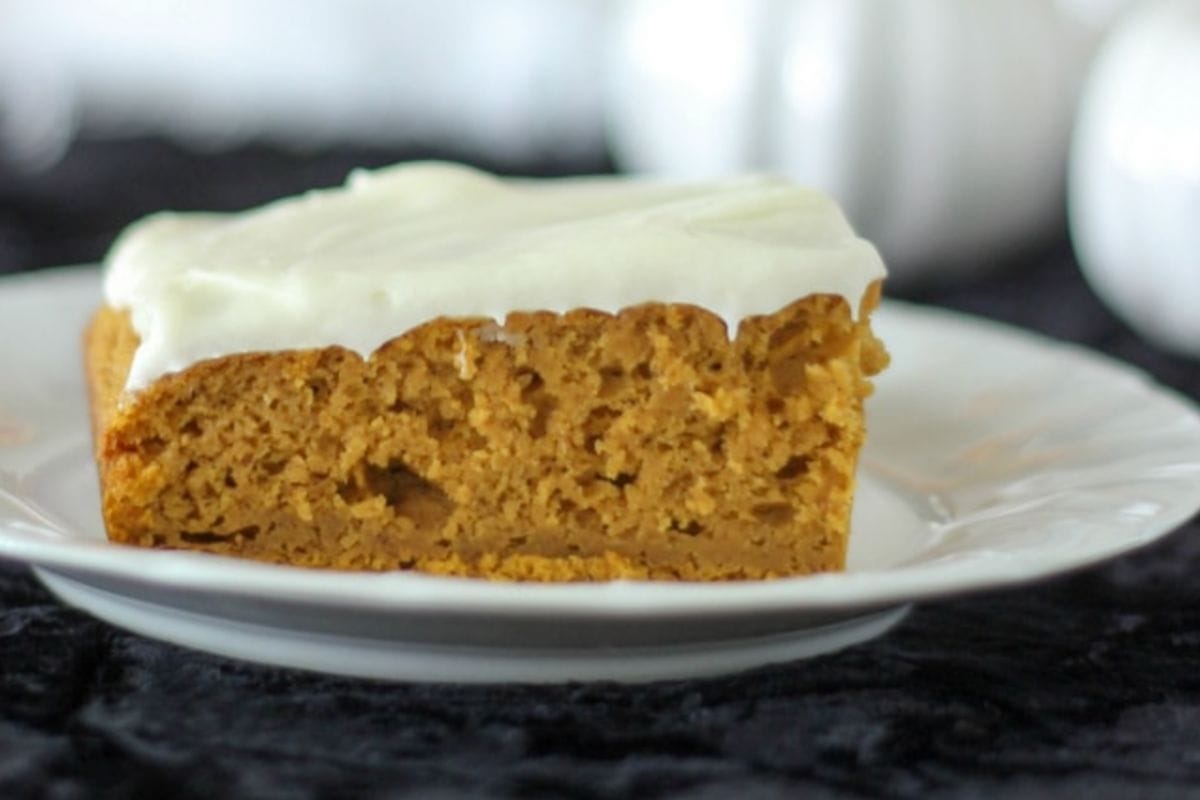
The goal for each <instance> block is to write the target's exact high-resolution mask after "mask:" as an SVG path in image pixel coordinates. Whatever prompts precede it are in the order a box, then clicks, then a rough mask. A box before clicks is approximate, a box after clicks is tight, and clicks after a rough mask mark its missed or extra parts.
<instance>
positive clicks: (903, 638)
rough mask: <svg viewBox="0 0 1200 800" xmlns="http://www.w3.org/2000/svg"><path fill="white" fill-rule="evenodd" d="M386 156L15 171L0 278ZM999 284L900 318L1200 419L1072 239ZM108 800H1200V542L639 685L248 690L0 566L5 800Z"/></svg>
mask: <svg viewBox="0 0 1200 800" xmlns="http://www.w3.org/2000/svg"><path fill="white" fill-rule="evenodd" d="M451 155H452V154H451ZM393 157H394V154H390V153H384V152H362V151H360V152H341V153H337V154H321V155H314V154H297V153H292V154H281V153H278V152H273V151H268V150H265V149H261V150H260V149H254V148H248V149H244V150H240V151H237V152H235V153H230V154H224V155H220V156H212V155H210V156H196V155H190V154H187V153H185V152H183V151H180V150H177V149H175V148H173V147H171V146H168V145H164V144H160V143H155V142H125V143H107V144H105V143H90V144H88V143H84V144H82V145H79V146H77V147H76V148H75V149H74V150H73V151H72V152H71V154H70V155H69V156H68V158H67V159H66V160H65V161H64V162H63V163H61V164H60V165H59V166H58V167H56V168H54V169H53V170H52V171H50V172H48V173H42V174H39V175H19V174H15V173H12V172H4V171H3V167H0V271H15V270H18V269H30V268H36V267H44V266H50V265H54V264H63V263H70V262H79V261H88V260H94V259H96V258H97V257H99V256H100V255H101V254H102V252H103V251H104V249H105V248H106V247H107V245H108V244H109V242H110V241H111V238H112V236H113V235H114V234H115V232H116V231H117V230H118V229H119V228H120V227H121V226H122V225H124V224H126V223H127V222H129V221H131V220H132V219H134V218H136V217H137V216H139V215H141V214H143V213H146V212H149V211H153V210H156V209H158V208H162V207H174V208H181V209H182V208H242V207H245V206H247V205H250V204H253V203H257V202H260V201H263V200H266V199H269V198H271V197H274V196H278V195H280V194H283V193H288V192H293V191H297V190H300V189H303V188H307V187H309V186H313V185H320V184H330V183H334V182H337V181H339V180H340V179H341V177H342V175H343V174H344V173H345V171H346V170H347V168H349V167H351V166H355V165H370V164H380V163H385V162H387V161H390V160H392V158H393ZM488 166H491V167H499V168H502V169H506V170H509V171H521V172H535V173H543V174H547V173H555V172H558V171H560V170H561V169H564V168H565V167H561V166H559V167H556V166H554V165H550V166H547V165H544V164H501V165H496V164H491V165H488ZM606 166H607V164H606V163H605V162H604V161H602V160H597V162H596V163H595V164H575V165H571V168H572V169H581V170H599V169H604V168H605V167H606ZM1002 266H1003V269H1002V270H999V271H995V272H993V273H991V274H990V275H989V276H984V277H981V278H979V279H976V280H974V281H973V282H971V283H966V284H960V285H958V286H955V287H952V288H942V289H927V290H924V291H920V292H907V293H906V294H907V296H908V297H910V298H912V299H917V300H920V301H923V302H928V303H934V304H939V305H946V306H950V307H953V308H959V309H963V310H966V311H970V312H972V313H977V314H981V315H985V316H989V317H994V318H997V319H1001V320H1005V321H1008V322H1013V323H1016V324H1020V325H1023V326H1026V327H1029V328H1032V329H1034V330H1039V331H1042V332H1045V333H1048V334H1050V335H1052V336H1056V337H1059V338H1063V339H1070V340H1073V341H1078V342H1082V343H1084V344H1086V345H1089V346H1091V347H1093V348H1095V349H1097V350H1100V351H1103V352H1105V353H1108V354H1110V355H1112V356H1115V357H1117V358H1120V359H1124V360H1126V361H1129V362H1132V363H1134V364H1137V365H1139V366H1141V367H1142V368H1144V369H1146V370H1148V371H1150V372H1151V373H1153V374H1154V375H1155V376H1156V377H1157V378H1158V379H1159V380H1160V381H1162V382H1164V383H1166V384H1169V385H1171V386H1174V387H1175V388H1177V389H1179V390H1181V391H1182V392H1183V393H1185V394H1187V395H1189V396H1191V397H1192V398H1200V363H1198V362H1196V361H1189V360H1186V359H1181V358H1176V357H1171V356H1169V355H1166V354H1164V353H1162V352H1160V351H1158V350H1156V349H1154V348H1152V347H1150V346H1148V345H1146V344H1145V343H1143V342H1142V341H1141V340H1139V339H1138V338H1137V337H1136V336H1135V335H1133V334H1132V333H1130V332H1129V331H1128V330H1127V329H1126V328H1125V327H1124V326H1122V325H1121V324H1119V323H1118V322H1117V321H1116V320H1114V319H1113V317H1112V316H1111V315H1110V314H1109V313H1108V312H1106V311H1105V310H1104V308H1103V307H1102V306H1101V305H1100V304H1099V303H1098V302H1097V301H1096V300H1095V299H1094V297H1093V296H1092V295H1091V293H1090V292H1089V291H1088V289H1087V288H1086V286H1085V284H1084V283H1083V281H1082V280H1081V278H1080V276H1079V274H1078V270H1077V267H1076V266H1075V263H1074V261H1073V260H1072V256H1071V254H1070V250H1069V248H1068V247H1067V245H1066V243H1065V236H1064V237H1062V238H1061V239H1060V240H1056V241H1050V242H1047V243H1045V244H1044V245H1043V246H1041V247H1036V248H1032V249H1030V250H1029V251H1028V252H1026V253H1024V254H1022V255H1020V256H1019V257H1012V260H1011V263H1009V264H1007V265H1002ZM9 346H12V345H11V343H8V342H5V343H0V358H2V356H3V348H7V347H9ZM91 796H104V797H147V798H157V797H178V798H216V797H247V798H332V797H371V798H406V797H413V798H440V797H510V796H513V797H535V798H542V797H584V798H616V797H636V798H656V797H686V798H725V797H735V798H738V799H739V800H755V799H756V798H774V797H800V796H804V797H817V798H822V797H859V796H862V797H879V796H888V797H902V798H950V797H955V798H959V797H962V798H971V797H997V798H1039V797H1047V798H1050V797H1053V798H1059V797H1064V798H1072V797H1087V798H1091V799H1092V800H1099V799H1101V798H1160V797H1161V798H1200V524H1197V522H1196V521H1193V522H1192V523H1191V524H1190V525H1189V526H1187V527H1185V528H1184V529H1182V530H1180V531H1179V532H1177V533H1175V534H1174V535H1172V536H1170V537H1168V538H1167V539H1166V540H1164V541H1162V542H1161V543H1159V544H1157V545H1155V546H1154V547H1152V548H1150V549H1148V550H1145V551H1143V552H1141V553H1138V554H1135V555H1133V556H1129V557H1126V558H1123V559H1120V560H1118V561H1115V562H1112V563H1110V564H1107V565H1105V566H1101V567H1098V568H1095V569H1092V570H1088V571H1086V572H1082V573H1079V574H1076V575H1072V576H1068V577H1064V578H1061V579H1059V580H1056V581H1053V582H1049V583H1045V584H1042V585H1039V586H1036V587H1033V588H1028V589H1020V590H1016V591H1011V592H1005V593H999V594H991V595H982V596H976V597H969V598H964V599H958V600H951V601H946V602H940V603H930V604H927V605H925V606H922V607H919V608H917V609H916V610H915V611H914V613H913V614H912V615H911V616H910V617H909V618H908V620H907V621H906V622H904V623H903V624H902V625H901V626H900V627H899V628H897V629H896V630H894V631H893V632H892V633H891V634H889V635H887V636H886V637H884V638H882V639H879V640H877V641H874V642H871V643H869V644H866V645H862V646H859V647H856V648H853V649H851V650H848V651H845V652H843V653H840V654H836V655H831V656H826V657H822V658H817V659H813V660H810V661H804V662H799V663H795V664H789V665H784V666H777V667H771V668H766V669H761V670H757V671H754V672H750V673H745V674H741V675H736V676H732V677H727V678H720V679H715V680H703V681H685V682H670V683H662V684H656V685H651V686H641V687H623V686H617V685H611V684H584V685H572V686H560V687H469V688H463V687H454V686H417V685H403V684H399V685H396V684H382V683H372V682H367V681H357V680H350V679H343V678H331V677H323V676H317V675H310V674H305V673H301V672H294V671H289V670H284V669H272V668H267V667H258V666H251V665H247V664H243V663H239V662H236V661H231V660H228V659H223V658H217V657H214V656H207V655H202V654H197V653H192V652H188V651H184V650H182V649H180V648H177V647H173V646H170V645H165V644H159V643H156V642H153V641H149V640H146V639H143V638H141V637H138V636H134V635H131V634H127V633H124V632H122V631H119V630H116V629H114V628H111V627H109V626H108V625H106V624H104V623H100V622H96V621H93V620H91V619H90V618H88V617H86V616H84V615H83V614H80V613H77V612H75V611H71V610H68V609H65V608H63V607H62V606H60V605H59V604H58V603H57V602H55V601H54V600H53V599H52V598H51V597H50V596H49V595H48V594H47V593H46V592H45V591H44V590H43V589H41V587H40V586H39V585H38V584H37V583H36V582H35V581H34V580H33V579H32V578H31V577H30V576H29V573H28V571H27V570H26V569H25V568H24V567H22V566H20V565H17V564H12V563H7V562H3V561H0V798H3V799H4V800H8V799H9V798H12V799H13V800H16V799H18V798H41V797H46V798H63V799H64V800H66V799H67V798H75V797H91Z"/></svg>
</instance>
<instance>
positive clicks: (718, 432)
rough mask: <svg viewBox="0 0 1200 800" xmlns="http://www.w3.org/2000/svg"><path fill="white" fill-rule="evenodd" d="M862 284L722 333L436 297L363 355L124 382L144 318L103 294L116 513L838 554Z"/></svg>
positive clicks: (270, 357) (204, 527)
mask: <svg viewBox="0 0 1200 800" xmlns="http://www.w3.org/2000/svg"><path fill="white" fill-rule="evenodd" d="M878 298H879V285H878V283H875V284H873V285H872V286H871V288H870V290H869V291H868V293H867V295H866V296H865V297H864V298H863V300H862V307H861V309H860V313H858V314H852V313H851V309H850V308H849V307H848V306H847V303H846V301H845V300H844V299H843V298H842V297H839V296H834V295H826V294H818V295H813V296H810V297H807V298H803V299H800V300H797V301H796V302H793V303H791V304H790V305H788V306H786V307H785V308H783V309H782V310H780V311H778V312H776V313H773V314H769V315H762V316H752V317H749V318H747V319H745V320H743V321H742V322H741V324H740V326H739V329H738V330H737V331H736V335H735V336H733V337H732V338H731V337H730V336H729V335H728V334H727V331H726V328H725V323H724V322H723V321H722V319H721V318H720V317H718V316H717V315H715V314H713V313H710V312H708V311H706V310H703V309H701V308H698V307H696V306H691V305H682V304H674V305H673V304H660V303H650V304H643V305H638V306H634V307H631V308H627V309H625V310H623V311H621V312H620V313H618V314H615V315H612V314H607V313H601V312H599V311H590V310H577V311H572V312H568V313H565V314H555V313H550V312H545V313H513V314H510V315H509V316H508V318H507V319H506V320H505V321H504V323H503V325H500V324H498V323H495V322H493V321H491V320H488V319H481V318H463V319H439V320H435V321H432V322H429V323H427V324H424V325H422V326H419V327H417V328H415V329H413V330H410V331H408V332H407V333H404V334H403V335H401V336H398V337H397V338H394V339H391V340H390V341H388V342H387V343H386V344H385V345H383V346H382V347H380V348H379V349H378V350H376V351H375V352H374V353H373V354H372V355H371V356H370V357H369V358H367V359H364V358H362V357H361V356H360V355H358V354H357V353H355V352H354V351H351V350H347V349H344V348H341V347H328V348H321V349H305V350H285V351H279V352H269V353H246V354H234V355H227V356H222V357H218V358H213V359H209V360H204V361H200V362H198V363H195V364H193V365H191V366H189V367H188V368H186V369H184V370H182V371H179V372H175V373H171V374H167V375H164V376H162V377H160V378H158V379H157V380H155V381H154V382H152V383H150V384H149V385H148V386H146V387H144V388H141V389H138V390H137V391H135V392H125V391H124V388H125V385H126V377H127V376H128V374H129V370H130V364H131V362H132V359H133V357H134V353H135V351H136V349H137V347H138V344H139V341H138V336H137V334H136V333H135V332H134V330H133V328H132V327H131V325H130V318H129V315H128V314H127V313H126V312H124V311H117V310H114V309H112V308H109V307H105V308H102V309H101V310H100V312H99V313H98V314H97V316H96V317H95V319H94V321H93V323H92V325H91V327H90V329H89V331H88V333H87V337H86V355H87V369H88V379H89V384H90V387H91V392H92V409H93V422H94V428H95V432H96V451H97V459H98V463H99V465H100V472H101V483H102V492H103V511H104V519H105V522H106V524H107V527H108V533H109V536H110V538H111V539H113V540H114V541H117V542H123V543H127V544H134V545H142V546H151V547H171V548H188V549H195V550H205V551H210V552H215V553H225V554H232V555H238V556H244V557H248V558H253V559H260V560H264V561H274V562H281V563H288V564H297V565H304V566H313V567H335V568H345V569H369V570H386V569H417V570H422V571H426V572H432V573H443V574H454V575H466V576H480V577H487V578H497V579H518V580H603V579H614V578H653V579H683V580H729V579H751V578H766V577H774V576H784V575H798V574H805V573H811V572H816V571H824V570H835V569H839V568H842V567H843V565H844V561H845V553H846V545H847V537H848V528H849V518H850V508H851V502H852V497H853V488H854V470H855V464H856V460H857V454H858V451H859V448H860V446H861V444H862V441H863V436H864V431H863V413H862V412H863V400H864V398H865V397H866V396H867V395H868V394H869V393H870V390H871V386H870V382H869V376H871V375H872V374H874V373H876V372H878V371H879V370H880V369H881V368H882V367H883V366H884V365H885V363H886V360H887V356H886V354H885V352H884V350H883V348H882V346H881V345H880V343H879V342H878V341H877V340H876V339H875V337H874V336H873V335H872V333H871V330H870V327H869V322H868V320H869V312H870V310H871V309H873V308H874V307H875V305H876V304H877V302H878Z"/></svg>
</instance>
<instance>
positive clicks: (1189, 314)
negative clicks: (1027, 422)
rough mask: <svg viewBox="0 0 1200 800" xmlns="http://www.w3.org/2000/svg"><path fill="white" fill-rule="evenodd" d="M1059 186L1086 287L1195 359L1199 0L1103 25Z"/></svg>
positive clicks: (1165, 4) (1199, 340)
mask: <svg viewBox="0 0 1200 800" xmlns="http://www.w3.org/2000/svg"><path fill="white" fill-rule="evenodd" d="M1069 190H1070V191H1069V197H1068V199H1069V210H1070V220H1071V238H1072V240H1073V242H1074V244H1075V249H1076V251H1077V252H1078V254H1079V263H1080V266H1081V267H1082V268H1083V271H1084V274H1085V275H1086V276H1087V278H1088V281H1089V283H1091V285H1092V287H1093V288H1094V289H1095V290H1096V292H1097V293H1098V294H1099V295H1100V296H1101V297H1103V298H1104V300H1105V301H1106V302H1107V303H1108V304H1109V305H1110V306H1112V308H1113V310H1114V311H1116V312H1117V313H1118V314H1120V315H1121V316H1122V317H1123V318H1124V319H1125V320H1126V321H1127V322H1128V323H1129V324H1130V325H1132V326H1133V327H1134V328H1136V329H1137V330H1138V331H1140V332H1141V333H1142V334H1143V335H1145V336H1146V337H1147V338H1149V339H1152V340H1154V341H1155V342H1157V343H1159V344H1160V345H1162V346H1164V347H1169V348H1171V349H1173V350H1176V351H1178V352H1181V353H1185V354H1189V355H1191V356H1193V357H1196V358H1200V313H1197V303H1198V302H1200V2H1196V0H1156V2H1151V3H1145V4H1142V5H1141V6H1138V7H1136V8H1134V9H1132V10H1131V11H1130V12H1129V13H1128V15H1126V16H1125V17H1124V18H1122V20H1121V22H1120V24H1119V25H1118V26H1117V27H1116V28H1115V30H1114V31H1113V34H1112V37H1111V38H1110V39H1109V40H1108V41H1107V42H1106V43H1105V45H1104V47H1103V48H1102V49H1101V51H1100V54H1099V55H1098V56H1097V59H1096V64H1095V66H1094V68H1093V70H1092V72H1091V74H1090V76H1089V77H1088V81H1087V86H1086V88H1085V90H1084V94H1083V99H1082V102H1081V104H1080V108H1079V119H1078V123H1077V125H1076V129H1075V136H1074V141H1073V142H1072V148H1071V173H1070V183H1069Z"/></svg>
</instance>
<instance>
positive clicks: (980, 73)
mask: <svg viewBox="0 0 1200 800" xmlns="http://www.w3.org/2000/svg"><path fill="white" fill-rule="evenodd" d="M616 22H617V24H616V25H615V26H614V41H613V43H612V47H611V49H610V53H609V63H608V67H609V69H608V86H607V92H606V112H607V113H608V114H609V118H608V128H609V132H610V136H611V140H612V143H613V146H614V149H615V153H616V155H617V157H618V159H619V161H620V162H621V164H622V165H623V166H625V167H628V168H631V169H633V170H637V171H648V172H654V173H664V174H669V175H674V176H683V177H702V176H710V175H714V174H721V173H730V172H743V171H747V170H766V171H773V172H782V173H784V174H787V175H789V176H791V177H793V178H795V179H796V180H798V181H801V182H804V183H808V184H811V185H814V186H817V187H819V188H821V189H824V190H825V191H828V192H829V193H831V194H832V195H833V196H834V197H835V198H836V199H837V200H838V201H839V202H840V203H841V204H842V205H843V207H844V208H845V209H846V212H847V215H848V216H849V218H850V219H851V221H852V222H853V223H854V225H855V226H856V227H857V229H858V230H859V231H860V232H862V233H863V234H864V235H865V236H867V237H868V238H870V239H872V240H873V241H874V242H875V243H876V244H877V245H878V246H879V247H880V249H881V251H882V252H883V254H884V256H885V257H886V258H887V259H888V262H889V266H890V267H891V268H892V275H893V277H895V278H898V279H900V280H906V279H921V278H926V277H930V276H931V275H933V274H934V270H940V271H942V272H945V271H955V270H970V269H972V268H974V267H976V266H978V265H979V264H980V263H983V262H985V261H988V260H995V259H996V257H997V256H1000V255H1003V252H1004V251H1005V250H1007V249H1009V248H1012V247H1018V246H1020V245H1021V244H1024V243H1027V241H1028V240H1029V239H1030V238H1031V237H1034V236H1036V235H1038V234H1039V233H1043V232H1045V231H1047V230H1050V229H1052V228H1053V226H1054V225H1055V224H1057V223H1061V221H1062V216H1063V212H1062V202H1063V184H1064V177H1065V164H1066V156H1067V147H1068V141H1069V135H1070V122H1071V118H1072V114H1073V111H1074V100H1075V91H1076V86H1077V80H1078V75H1079V73H1080V72H1081V66H1080V64H1079V60H1080V59H1082V58H1085V57H1086V53H1085V52H1084V48H1082V47H1078V46H1076V41H1077V39H1078V37H1079V33H1078V30H1077V29H1078V27H1079V26H1078V24H1074V25H1072V24H1071V23H1070V21H1069V20H1068V19H1067V17H1065V15H1063V14H1062V13H1061V10H1060V9H1059V8H1058V5H1057V3H1056V2H1054V0H972V2H963V0H891V1H890V2H877V0H795V2H788V3H779V2H772V1H771V0H630V1H629V2H627V3H626V4H625V5H624V6H623V8H622V13H621V14H620V15H619V17H618V19H617V21H616Z"/></svg>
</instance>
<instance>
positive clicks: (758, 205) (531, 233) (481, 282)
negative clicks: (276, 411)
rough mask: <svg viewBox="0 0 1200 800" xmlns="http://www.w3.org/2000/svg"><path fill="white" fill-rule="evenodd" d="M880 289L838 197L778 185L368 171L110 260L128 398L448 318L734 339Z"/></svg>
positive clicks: (212, 219)
mask: <svg viewBox="0 0 1200 800" xmlns="http://www.w3.org/2000/svg"><path fill="white" fill-rule="evenodd" d="M884 274H885V270H884V267H883V263H882V261H881V260H880V258H879V255H878V254H877V253H876V251H875V249H874V248H873V247H872V246H871V245H870V244H869V243H867V242H866V241H864V240H862V239H859V238H858V237H856V236H855V235H854V232H853V231H852V230H851V228H850V226H849V225H848V224H847V222H846V220H845V217H844V216H843V215H842V213H841V211H840V210H839V209H838V207H837V205H836V204H835V203H834V202H833V201H832V200H830V199H829V198H828V197H826V196H825V195H823V194H821V193H819V192H816V191H813V190H811V189H804V188H800V187H797V186H794V185H792V184H790V183H788V182H786V181H784V180H781V179H778V178H770V177H750V178H741V179H735V180H728V181H723V182H715V183H707V184H688V185H684V184H669V183H660V182H654V181H648V180H631V179H628V178H614V177H589V178H571V179H558V180H540V181H537V180H529V179H502V178H497V177H494V176H492V175H489V174H487V173H483V172H480V171H477V170H474V169H470V168H467V167H462V166H457V165H452V164H444V163H415V164H405V165H399V166H395V167H390V168H387V169H382V170H377V171H373V172H365V171H358V172H354V173H352V174H351V175H350V177H349V179H348V180H347V181H346V184H345V185H344V186H342V187H338V188H335V189H327V190H320V191H312V192H309V193H307V194H304V195H301V196H298V197H293V198H286V199H283V200H279V201H277V202H274V203H271V204H269V205H266V206H263V207H261V208H257V209H254V210H251V211H247V212H243V213H240V214H202V213H186V214H181V213H169V212H168V213H161V214H156V215H154V216H151V217H148V218H147V219H145V220H142V221H141V222H139V223H136V224H135V225H133V226H131V227H130V228H129V229H128V230H127V231H126V232H125V233H124V234H122V236H121V237H120V238H119V239H118V241H117V243H116V244H115V245H114V246H113V249H112V250H111V252H110V253H109V256H108V258H107V260H106V274H105V283H104V291H105V299H106V301H107V302H108V304H109V305H110V306H112V307H114V308H121V309H128V310H129V312H130V316H131V321H132V325H133V328H134V330H135V331H136V332H137V334H138V336H139V337H140V339H141V344H140V346H139V347H138V349H137V352H136V354H135V356H134V360H133V365H132V368H131V370H130V373H129V377H128V380H127V384H126V389H127V390H136V389H139V388H142V387H144V386H146V385H147V384H149V383H151V382H152V381H154V380H155V379H157V378H158V377H160V376H162V375H164V374H167V373H170V372H175V371H179V370H182V369H185V368H187V367H188V366H190V365H192V364H194V363H196V362H198V361H201V360H203V359H208V358H216V357H219V356H226V355H231V354H234V353H245V352H255V351H278V350H290V349H299V348H317V347H327V346H331V345H340V346H342V347H346V348H348V349H351V350H354V351H357V352H358V353H360V354H361V355H363V356H367V355H369V354H370V353H371V352H373V351H374V350H375V349H376V348H378V347H379V346H380V345H381V344H383V343H384V342H386V341H387V340H389V339H391V338H394V337H396V336H398V335H400V334H402V333H404V332H405V331H407V330H409V329H411V328H413V327H415V326H417V325H420V324H422V323H424V322H428V321H429V320H432V319H435V318H437V317H476V316H478V317H490V318H492V319H494V320H496V321H498V322H500V323H503V321H504V317H505V315H506V314H508V313H509V312H511V311H532V310H545V311H554V312H560V313H561V312H566V311H569V310H571V309H575V308H593V309H597V310H600V311H607V312H610V313H615V312H617V311H620V310H621V309H622V308H626V307H628V306H633V305H637V304H639V303H644V302H651V301H658V302H671V303H690V304H694V305H697V306H702V307H704V308H707V309H709V310H710V311H712V312H714V313H716V314H719V315H720V316H721V317H722V318H723V319H724V320H725V323H726V326H727V328H728V330H729V331H730V335H733V333H735V332H736V330H737V325H738V323H739V322H740V321H741V320H742V319H744V318H745V317H748V316H753V315H758V314H768V313H771V312H774V311H777V310H778V309H780V308H782V307H783V306H785V305H787V304H788V303H790V302H792V301H793V300H796V299H798V298H801V297H805V296H808V295H810V294H817V293H820V294H833V295H840V296H841V297H843V298H845V299H846V301H847V302H848V304H849V305H850V308H851V310H852V311H857V308H858V304H859V300H860V299H861V297H862V296H863V293H864V292H865V291H866V289H867V287H868V286H869V285H870V284H871V283H872V282H873V281H876V280H879V279H881V278H882V277H883V276H884Z"/></svg>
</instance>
